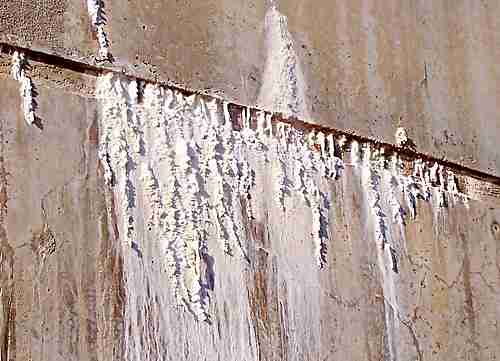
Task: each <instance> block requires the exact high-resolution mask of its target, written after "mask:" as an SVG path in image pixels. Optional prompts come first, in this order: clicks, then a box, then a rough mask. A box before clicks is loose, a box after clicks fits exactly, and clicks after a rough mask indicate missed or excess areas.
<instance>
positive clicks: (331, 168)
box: [324, 134, 344, 179]
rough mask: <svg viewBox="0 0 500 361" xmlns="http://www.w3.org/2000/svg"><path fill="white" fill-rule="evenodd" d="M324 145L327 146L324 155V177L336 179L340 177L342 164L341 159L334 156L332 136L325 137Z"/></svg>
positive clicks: (333, 139)
mask: <svg viewBox="0 0 500 361" xmlns="http://www.w3.org/2000/svg"><path fill="white" fill-rule="evenodd" d="M326 144H327V145H328V146H327V148H328V151H326V152H325V153H324V154H325V155H324V161H325V167H324V169H325V174H324V175H325V177H326V178H330V179H338V178H339V177H341V176H342V171H343V170H344V162H343V161H342V159H340V158H338V157H336V156H335V138H334V137H333V134H329V135H328V136H327V137H326Z"/></svg>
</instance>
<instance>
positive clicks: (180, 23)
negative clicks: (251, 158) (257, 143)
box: [0, 0, 500, 175]
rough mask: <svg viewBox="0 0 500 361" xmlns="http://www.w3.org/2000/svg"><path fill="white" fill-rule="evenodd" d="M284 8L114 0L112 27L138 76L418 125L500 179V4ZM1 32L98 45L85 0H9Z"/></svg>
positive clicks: (376, 129) (468, 0)
mask: <svg viewBox="0 0 500 361" xmlns="http://www.w3.org/2000/svg"><path fill="white" fill-rule="evenodd" d="M274 3H275V5H276V10H275V12H274V15H273V11H272V10H271V9H272V2H270V1H264V0H260V1H236V2H235V1H226V0H224V1H222V0H218V1H215V0H210V1H204V2H202V3H179V2H172V1H168V2H167V1H153V0H148V1H140V2H130V1H128V2H123V1H121V0H105V1H104V8H105V11H106V18H107V23H106V25H105V30H106V31H107V35H108V37H109V39H110V49H111V53H112V54H113V56H114V57H115V65H116V66H117V67H118V68H124V69H126V70H127V71H128V72H131V73H134V74H137V75H141V76H144V77H147V78H152V79H161V80H166V81H171V82H174V83H178V84H181V85H184V86H187V87H190V88H194V89H203V90H206V91H208V92H211V93H216V94H221V95H223V96H224V97H225V98H226V99H230V100H234V101H237V102H239V103H243V104H247V105H258V106H262V107H265V108H266V109H268V110H274V111H281V110H283V107H284V109H285V110H287V111H292V112H296V113H297V114H298V115H299V116H301V117H305V118H307V119H306V120H310V121H313V122H319V123H321V124H326V125H330V126H335V127H339V128H342V129H351V130H353V131H355V132H358V133H360V134H363V135H369V136H373V137H376V138H377V139H382V140H386V141H393V135H394V132H395V130H396V128H397V127H398V126H404V127H406V128H407V129H408V130H409V134H410V136H411V138H413V140H414V141H415V143H416V144H417V147H418V149H420V150H422V151H426V152H431V153H433V154H434V155H436V156H439V157H440V156H446V157H447V158H449V159H452V160H454V161H456V162H460V163H463V164H465V165H467V166H470V167H473V168H476V169H481V170H483V171H486V172H489V173H494V174H496V175H499V174H500V163H499V162H500V154H499V153H498V152H499V151H498V147H497V146H496V139H497V138H498V119H497V117H498V116H497V114H498V113H499V110H500V109H499V105H498V104H500V90H499V85H498V84H500V81H499V80H500V79H499V77H500V65H499V63H498V59H499V58H500V20H499V19H500V16H498V15H499V14H500V8H499V7H500V5H499V3H498V1H496V0H486V1H474V0H459V1H445V0H443V1H431V0H425V1H418V2H415V1H398V0H389V1H384V3H383V4H380V3H379V2H377V1H374V0H357V1H335V2H331V1H325V2H320V3H318V2H317V1H295V0H282V1H275V2H274ZM19 18H23V19H24V21H18V19H19ZM29 19H34V20H33V21H29ZM266 19H267V21H266ZM266 24H267V25H266ZM0 34H1V35H0V36H1V39H2V40H6V41H10V42H15V43H17V44H19V45H24V46H29V47H36V48H40V49H48V50H50V51H51V52H55V53H58V54H61V55H64V56H69V57H74V58H77V59H82V60H83V61H86V62H89V63H92V62H93V61H94V57H93V55H95V54H96V53H97V40H96V39H95V35H93V31H92V26H91V25H90V23H89V19H88V14H87V9H86V7H85V2H84V1H76V0H71V1H66V2H62V3H61V2H56V3H52V2H25V1H19V0H14V1H7V2H3V3H2V4H0ZM277 58H278V59H279V58H281V60H277ZM269 64H271V65H272V66H271V68H272V69H274V70H275V72H274V73H273V71H268V69H269ZM290 84H292V85H290ZM283 94H288V95H289V97H288V98H286V99H283V98H282V96H283ZM290 97H291V98H290ZM296 103H299V104H301V106H299V107H297V106H292V107H288V106H287V105H288V104H296Z"/></svg>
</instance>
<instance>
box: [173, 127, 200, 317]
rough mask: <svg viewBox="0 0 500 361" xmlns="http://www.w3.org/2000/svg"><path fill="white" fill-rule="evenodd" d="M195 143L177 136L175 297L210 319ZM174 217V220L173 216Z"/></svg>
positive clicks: (174, 242)
mask: <svg viewBox="0 0 500 361" xmlns="http://www.w3.org/2000/svg"><path fill="white" fill-rule="evenodd" d="M194 148H195V145H194V144H193V141H192V140H189V141H188V140H185V139H184V138H182V137H181V136H179V134H177V141H176V144H175V150H174V152H175V155H174V158H173V164H172V165H173V174H174V176H175V180H174V196H173V199H172V202H171V204H170V205H167V206H171V207H172V208H173V210H174V212H173V214H171V215H170V217H169V218H170V219H169V223H170V227H172V226H173V232H171V237H170V239H169V247H168V248H169V251H170V259H171V260H172V262H173V264H172V266H173V268H174V273H173V275H174V278H175V283H174V284H175V290H174V292H175V296H176V298H177V301H178V303H179V304H183V305H184V306H186V308H187V309H188V310H189V311H190V312H191V313H192V314H193V315H194V316H195V318H196V319H198V320H207V319H208V314H207V312H206V303H205V301H204V298H203V297H204V293H203V290H202V285H201V260H200V255H201V252H200V251H201V250H202V249H204V247H205V245H204V240H203V232H202V231H203V227H202V226H203V224H202V217H203V216H204V215H205V214H204V213H205V212H204V207H203V202H201V201H200V195H199V192H200V188H199V184H198V180H197V175H196V171H197V169H196V167H195V166H194V163H195V162H194V161H193V159H192V157H193V155H192V154H193V149H194ZM172 216H173V217H172Z"/></svg>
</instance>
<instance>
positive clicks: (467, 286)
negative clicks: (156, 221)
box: [460, 233, 481, 361]
mask: <svg viewBox="0 0 500 361" xmlns="http://www.w3.org/2000/svg"><path fill="white" fill-rule="evenodd" d="M460 239H461V243H462V244H461V246H462V250H463V253H464V263H463V272H462V277H463V285H464V292H465V299H464V311H465V315H466V319H467V326H468V328H469V332H470V335H469V337H470V338H469V340H468V341H469V342H470V344H471V347H472V348H473V350H471V352H470V355H471V357H473V359H474V360H475V361H479V360H480V358H479V357H480V355H481V353H480V350H481V346H480V343H479V342H478V335H477V327H476V310H475V308H474V299H475V297H474V295H473V293H472V283H471V281H472V275H471V261H470V258H469V254H470V249H469V247H468V241H467V238H466V236H465V235H464V234H463V233H460Z"/></svg>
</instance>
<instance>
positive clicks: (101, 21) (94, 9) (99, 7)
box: [87, 0, 111, 61]
mask: <svg viewBox="0 0 500 361" xmlns="http://www.w3.org/2000/svg"><path fill="white" fill-rule="evenodd" d="M87 11H88V13H89V17H90V21H91V24H92V28H93V31H94V33H95V36H96V38H97V43H98V46H99V48H98V56H97V60H100V61H103V60H109V59H110V55H111V53H110V50H109V40H108V36H107V34H106V31H105V29H104V26H105V25H106V18H105V16H104V1H103V0H87Z"/></svg>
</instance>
